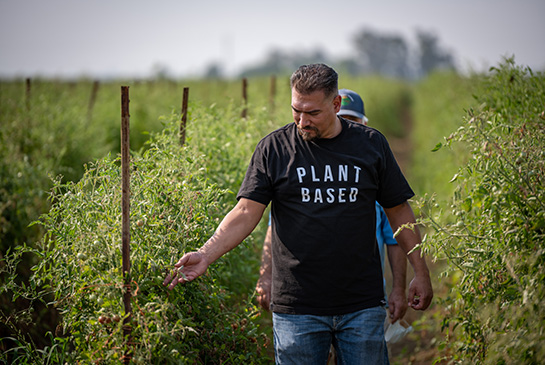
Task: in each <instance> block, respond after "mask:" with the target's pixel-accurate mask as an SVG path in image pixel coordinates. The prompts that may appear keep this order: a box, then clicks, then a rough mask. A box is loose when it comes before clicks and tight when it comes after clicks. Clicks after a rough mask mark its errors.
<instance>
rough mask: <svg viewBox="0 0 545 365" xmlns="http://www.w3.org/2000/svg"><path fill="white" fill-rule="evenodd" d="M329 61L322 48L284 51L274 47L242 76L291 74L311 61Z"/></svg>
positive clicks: (246, 69) (242, 73)
mask: <svg viewBox="0 0 545 365" xmlns="http://www.w3.org/2000/svg"><path fill="white" fill-rule="evenodd" d="M320 62H322V63H328V62H329V57H328V56H327V54H326V53H325V51H323V50H322V49H319V48H318V49H314V50H311V51H295V52H290V51H282V50H280V49H273V50H271V51H269V53H268V55H267V56H266V57H265V60H264V61H263V62H261V63H259V64H257V65H255V66H252V67H247V68H245V69H244V70H243V71H242V72H241V74H240V76H241V77H251V76H268V75H281V74H290V73H291V72H293V70H294V69H296V68H298V67H299V66H301V65H304V64H309V63H320Z"/></svg>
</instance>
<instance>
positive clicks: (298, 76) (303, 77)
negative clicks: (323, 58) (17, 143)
mask: <svg viewBox="0 0 545 365" xmlns="http://www.w3.org/2000/svg"><path fill="white" fill-rule="evenodd" d="M338 80H339V75H337V72H336V71H335V70H334V69H332V68H331V67H329V66H327V65H324V64H323V63H315V64H311V65H303V66H300V67H299V68H298V69H297V70H295V72H294V73H293V74H292V75H291V78H290V85H291V88H292V89H293V88H295V90H296V91H297V92H298V93H301V94H304V95H308V94H311V93H313V92H315V91H323V92H324V94H325V95H326V96H331V95H337V94H338V93H339V87H338Z"/></svg>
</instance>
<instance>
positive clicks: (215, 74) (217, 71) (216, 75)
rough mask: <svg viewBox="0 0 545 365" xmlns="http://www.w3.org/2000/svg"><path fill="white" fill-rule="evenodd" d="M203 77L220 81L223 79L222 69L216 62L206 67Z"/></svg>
mask: <svg viewBox="0 0 545 365" xmlns="http://www.w3.org/2000/svg"><path fill="white" fill-rule="evenodd" d="M204 77H205V78H207V79H220V78H222V77H223V67H222V65H221V64H219V63H217V62H213V63H211V64H209V65H208V67H207V68H206V71H205V72H204Z"/></svg>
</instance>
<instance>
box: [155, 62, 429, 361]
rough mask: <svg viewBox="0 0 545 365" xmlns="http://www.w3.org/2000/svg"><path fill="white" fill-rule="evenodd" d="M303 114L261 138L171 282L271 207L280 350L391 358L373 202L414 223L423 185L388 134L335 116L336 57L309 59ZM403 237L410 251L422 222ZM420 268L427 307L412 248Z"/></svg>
mask: <svg viewBox="0 0 545 365" xmlns="http://www.w3.org/2000/svg"><path fill="white" fill-rule="evenodd" d="M290 84H291V92H292V97H291V108H292V113H293V119H294V123H289V124H287V125H285V126H284V127H282V128H279V129H277V130H276V131H274V132H272V133H270V134H269V135H267V136H265V137H264V138H263V139H262V140H261V141H260V142H259V143H258V145H257V147H256V149H255V151H254V154H253V156H252V158H251V161H250V164H249V167H248V170H247V172H246V176H245V178H244V180H243V182H242V185H241V187H240V190H239V192H238V194H237V199H238V202H237V204H236V205H235V207H234V208H233V209H232V210H231V211H230V212H229V213H228V214H227V215H226V216H225V218H224V219H223V220H222V222H221V223H220V224H219V226H218V228H217V229H216V231H215V233H214V234H213V235H212V237H210V239H209V240H208V241H207V242H206V243H205V244H204V245H203V246H202V247H201V248H199V249H198V250H197V251H196V252H189V253H186V254H184V255H183V256H182V258H180V259H179V261H178V262H177V263H176V264H175V265H174V266H175V270H173V271H172V272H169V273H168V275H167V276H166V277H165V280H164V282H163V285H165V286H168V287H169V289H173V288H174V287H175V286H176V285H177V284H178V283H185V282H191V281H193V280H195V279H196V278H197V277H198V276H200V275H202V274H204V273H205V272H206V269H207V268H208V266H209V265H210V264H212V263H213V262H214V261H216V260H217V259H218V258H219V257H221V256H222V255H223V254H225V253H227V252H228V251H230V250H231V249H233V248H235V247H236V246H237V245H238V244H240V243H241V242H242V241H243V240H244V239H245V238H246V237H247V236H248V235H249V234H250V233H251V232H252V231H253V230H254V228H255V227H256V225H257V224H258V223H259V221H260V220H261V218H262V216H263V213H264V211H265V208H266V207H267V205H268V204H269V203H272V205H271V212H272V246H271V249H272V291H271V296H272V298H271V306H270V307H271V310H272V312H273V314H272V317H273V334H274V348H275V360H276V362H277V363H279V364H316V363H324V362H325V361H326V360H327V357H328V354H329V348H330V345H331V344H333V345H334V347H335V350H336V352H337V357H338V359H339V361H341V363H350V364H361V363H370V364H378V363H387V362H388V359H387V355H386V354H387V352H386V351H385V346H386V344H385V341H384V320H385V316H386V314H385V310H384V308H383V307H382V306H381V303H382V301H383V300H384V294H383V281H382V270H381V263H380V255H379V253H378V248H377V244H376V238H375V217H376V211H375V201H378V202H379V203H380V204H381V205H382V206H383V207H384V210H385V212H386V214H387V216H388V219H389V221H390V224H391V225H392V228H393V229H397V228H398V227H401V226H403V225H405V224H412V223H415V217H414V213H413V211H412V209H411V207H410V205H409V203H408V201H407V200H408V199H409V198H411V197H412V196H413V195H414V193H413V191H412V190H411V188H410V186H409V184H408V183H407V181H406V180H405V178H404V176H403V174H402V173H401V170H400V169H399V167H398V166H397V163H396V162H395V158H394V156H393V154H392V152H391V150H390V148H389V146H388V143H387V141H386V139H385V138H384V136H383V135H382V134H381V133H379V132H378V131H376V130H374V129H372V128H369V127H367V126H364V125H362V124H357V123H353V122H349V121H347V120H346V119H343V118H341V117H338V116H337V112H338V111H339V109H340V107H341V97H340V95H339V94H338V86H337V85H338V75H337V73H336V72H335V70H333V69H332V68H330V67H329V66H327V65H324V64H313V65H303V66H301V67H299V68H298V69H297V70H296V71H295V72H294V73H293V74H292V76H291V79H290ZM397 241H398V244H399V245H400V247H402V248H403V250H404V252H406V253H408V252H410V251H411V250H413V249H414V248H415V247H416V245H418V244H419V243H420V234H419V231H418V227H416V226H415V227H414V229H406V228H405V229H402V230H401V232H400V233H399V235H398V236H397ZM407 257H408V259H409V262H410V263H411V265H412V267H413V270H414V273H415V276H414V279H413V280H412V281H411V283H410V285H409V292H408V301H409V305H410V306H411V307H412V308H414V309H417V310H424V309H426V308H428V306H429V305H430V303H431V300H432V297H433V289H432V286H431V281H430V276H429V271H428V267H427V265H426V261H425V258H424V257H423V255H422V253H421V251H420V250H419V249H415V250H414V251H412V252H411V254H410V255H407Z"/></svg>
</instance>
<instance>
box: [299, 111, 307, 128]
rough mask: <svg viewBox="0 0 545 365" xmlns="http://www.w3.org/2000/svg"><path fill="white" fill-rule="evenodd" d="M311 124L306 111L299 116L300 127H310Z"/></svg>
mask: <svg viewBox="0 0 545 365" xmlns="http://www.w3.org/2000/svg"><path fill="white" fill-rule="evenodd" d="M309 125H310V118H309V117H308V116H307V115H306V114H305V113H301V115H300V118H299V127H301V128H305V127H308V126H309Z"/></svg>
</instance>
